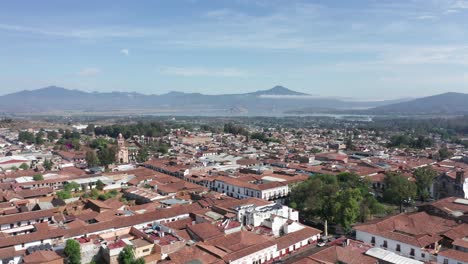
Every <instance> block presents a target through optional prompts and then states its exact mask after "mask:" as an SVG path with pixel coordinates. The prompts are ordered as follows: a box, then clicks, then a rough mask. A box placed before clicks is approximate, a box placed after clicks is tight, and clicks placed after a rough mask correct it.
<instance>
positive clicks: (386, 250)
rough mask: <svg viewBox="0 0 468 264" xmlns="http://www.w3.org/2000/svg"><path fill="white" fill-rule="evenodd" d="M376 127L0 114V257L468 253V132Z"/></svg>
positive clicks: (314, 258)
mask: <svg viewBox="0 0 468 264" xmlns="http://www.w3.org/2000/svg"><path fill="white" fill-rule="evenodd" d="M386 122H387V123H388V121H386ZM421 122H426V121H421ZM291 123H293V124H294V125H293V124H291ZM414 123H415V124H414V125H415V126H416V125H418V122H414ZM274 124H276V126H275V125H274ZM376 124H378V122H377V121H376V122H367V121H359V120H358V121H355V120H341V121H336V120H334V119H329V120H328V119H325V121H324V120H323V119H320V118H318V119H313V118H312V119H307V120H304V119H300V118H297V119H294V118H284V119H281V118H278V119H273V120H271V119H265V118H249V119H236V118H230V119H223V118H204V119H202V120H201V121H200V120H195V119H187V120H185V121H184V120H183V118H173V119H169V118H167V119H165V120H157V121H155V120H147V121H144V120H143V121H141V120H140V121H138V122H128V121H121V122H120V121H118V122H99V121H97V122H95V123H85V124H79V123H77V122H74V121H68V122H61V121H56V122H42V123H40V122H30V121H25V120H15V119H9V118H8V119H7V118H4V119H3V120H2V121H1V128H0V179H1V182H0V198H1V201H0V214H1V217H0V222H1V223H0V263H3V264H7V263H8V264H13V263H14V264H17V263H49V264H55V263H64V262H65V263H255V264H257V263H349V264H351V263H395V264H396V263H408V264H413V263H414V264H417V263H438V264H452V263H454V264H457V263H468V149H466V144H465V143H466V141H464V138H459V137H458V138H457V137H453V136H447V135H445V134H444V133H443V131H438V132H434V131H425V132H418V133H419V134H417V133H410V132H408V133H405V132H404V130H403V129H402V128H401V126H400V127H398V128H395V129H389V128H379V126H378V125H376ZM403 125H407V124H403ZM403 125H402V126H403ZM408 131H414V129H413V128H410V129H408ZM455 134H456V133H455Z"/></svg>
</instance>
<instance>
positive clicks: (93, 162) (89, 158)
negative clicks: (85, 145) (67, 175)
mask: <svg viewBox="0 0 468 264" xmlns="http://www.w3.org/2000/svg"><path fill="white" fill-rule="evenodd" d="M86 163H87V164H88V167H89V168H91V167H95V166H97V165H99V159H98V157H97V155H96V152H95V151H94V150H88V151H87V152H86Z"/></svg>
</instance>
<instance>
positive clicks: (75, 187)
mask: <svg viewBox="0 0 468 264" xmlns="http://www.w3.org/2000/svg"><path fill="white" fill-rule="evenodd" d="M80 188H81V186H80V185H79V184H78V183H76V182H74V181H72V182H67V183H65V185H64V186H63V189H64V190H65V191H67V192H71V191H75V192H77V191H79V190H80Z"/></svg>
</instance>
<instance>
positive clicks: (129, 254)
mask: <svg viewBox="0 0 468 264" xmlns="http://www.w3.org/2000/svg"><path fill="white" fill-rule="evenodd" d="M118 261H119V264H144V263H145V261H144V260H143V259H142V258H139V259H135V253H134V251H133V248H132V247H131V246H126V247H125V248H124V249H123V250H122V251H120V254H119V258H118Z"/></svg>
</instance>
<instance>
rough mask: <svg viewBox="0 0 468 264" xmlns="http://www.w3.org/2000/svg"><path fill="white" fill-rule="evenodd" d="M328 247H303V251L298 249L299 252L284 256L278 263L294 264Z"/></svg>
mask: <svg viewBox="0 0 468 264" xmlns="http://www.w3.org/2000/svg"><path fill="white" fill-rule="evenodd" d="M328 247H330V246H328V245H327V246H324V247H317V246H316V245H311V246H309V247H305V248H303V249H300V250H299V251H297V252H294V253H292V254H290V255H288V256H285V257H283V258H282V259H281V261H282V262H280V263H284V264H291V263H294V262H296V261H298V260H300V259H302V258H304V257H307V256H309V255H312V254H314V253H317V252H319V251H320V250H323V249H325V248H328Z"/></svg>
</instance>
